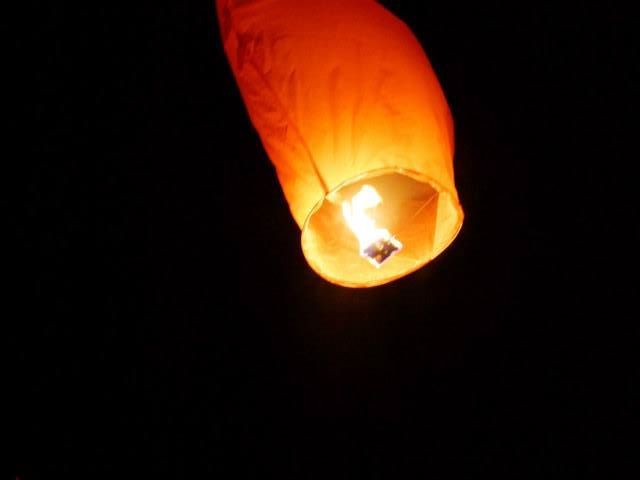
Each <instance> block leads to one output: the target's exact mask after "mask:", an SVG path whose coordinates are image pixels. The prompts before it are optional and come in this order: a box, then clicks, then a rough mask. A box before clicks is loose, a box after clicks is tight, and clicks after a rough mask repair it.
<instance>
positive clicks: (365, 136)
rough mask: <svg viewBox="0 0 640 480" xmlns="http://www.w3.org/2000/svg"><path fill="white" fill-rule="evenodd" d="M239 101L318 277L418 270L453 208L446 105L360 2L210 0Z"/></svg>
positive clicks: (414, 60) (378, 16)
mask: <svg viewBox="0 0 640 480" xmlns="http://www.w3.org/2000/svg"><path fill="white" fill-rule="evenodd" d="M217 12H218V19H219V22H220V27H221V33H222V39H223V42H224V48H225V51H226V54H227V57H228V59H229V63H230V64H231V68H232V70H233V73H234V75H235V78H236V81H237V83H238V85H239V87H240V92H241V94H242V98H243V100H244V103H245V105H246V108H247V110H248V112H249V116H250V118H251V121H252V122H253V125H254V126H255V128H256V130H257V131H258V134H259V135H260V138H261V140H262V143H263V145H264V147H265V149H266V151H267V154H268V155H269V158H270V159H271V161H272V162H273V165H274V166H275V169H276V172H277V175H278V179H279V181H280V184H281V186H282V189H283V191H284V194H285V196H286V198H287V201H288V203H289V207H290V209H291V213H292V214H293V217H294V218H295V220H296V222H297V223H298V225H299V226H300V228H301V229H302V250H303V252H304V255H305V258H306V259H307V261H308V263H309V265H310V266H311V267H312V268H313V269H314V270H315V271H316V272H317V273H318V274H319V275H320V276H322V277H323V278H325V279H326V280H328V281H330V282H333V283H336V284H339V285H343V286H348V287H371V286H374V285H380V284H383V283H387V282H390V281H392V280H394V279H397V278H399V277H402V276H404V275H406V274H408V273H410V272H412V271H414V270H416V269H418V268H420V267H421V266H423V265H425V264H426V263H428V262H429V261H430V260H431V259H433V258H434V257H435V256H437V255H438V254H440V252H442V251H443V250H444V249H445V248H446V247H447V246H448V245H449V244H450V243H451V242H452V241H453V239H454V238H455V236H456V235H457V233H458V231H459V230H460V227H461V225H462V220H463V213H462V209H461V206H460V203H459V200H458V194H457V192H456V188H455V184H454V175H453V149H454V138H453V124H452V119H451V114H450V112H449V108H448V106H447V102H446V99H445V97H444V94H443V92H442V88H441V87H440V85H439V83H438V80H437V78H436V76H435V74H434V72H433V69H432V68H431V65H430V64H429V61H428V59H427V57H426V55H425V53H424V51H423V50H422V48H421V46H420V44H419V43H418V41H417V40H416V38H415V37H414V36H413V34H412V33H411V31H410V30H409V28H408V27H407V26H406V25H405V24H404V23H403V22H402V21H400V20H399V19H397V18H396V17H394V16H393V15H392V14H391V13H390V12H388V11H387V10H386V9H385V8H384V7H382V6H381V5H379V4H378V3H376V2H375V1H374V0H217Z"/></svg>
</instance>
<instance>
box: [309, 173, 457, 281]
mask: <svg viewBox="0 0 640 480" xmlns="http://www.w3.org/2000/svg"><path fill="white" fill-rule="evenodd" d="M392 174H397V175H403V176H405V177H408V178H410V179H413V180H415V181H417V182H420V183H422V184H425V185H428V186H430V187H432V188H433V189H434V190H435V191H436V192H437V194H438V195H444V196H445V198H446V199H447V200H448V202H449V203H448V205H449V206H451V207H453V209H454V212H455V215H456V222H455V224H454V225H453V227H451V228H449V229H448V232H447V236H446V238H445V240H444V241H442V242H440V244H439V245H438V246H437V247H436V248H435V249H434V250H433V251H432V252H431V254H430V255H429V256H426V257H425V258H423V259H421V260H420V261H417V262H416V264H415V265H414V266H412V267H409V268H406V269H404V270H403V271H402V272H400V273H397V274H393V275H389V276H388V277H381V278H377V279H374V280H369V281H365V282H355V281H349V280H345V279H342V278H338V277H336V276H333V275H331V274H329V273H327V272H326V269H323V268H322V266H321V265H320V264H319V262H318V261H317V259H316V257H317V255H316V254H315V252H312V251H310V250H311V249H310V247H309V245H308V242H307V239H308V236H309V235H310V229H311V227H310V223H311V221H312V219H313V218H314V215H316V214H317V213H318V212H319V211H320V209H321V208H322V207H323V205H324V204H325V202H327V201H330V199H331V197H336V195H337V194H338V193H339V192H340V191H341V190H342V189H344V188H345V187H348V186H351V185H353V184H356V183H358V182H362V181H363V180H366V179H375V178H377V177H381V176H385V175H392ZM463 222H464V212H463V210H462V206H461V204H460V201H459V199H458V195H457V192H456V191H455V190H452V189H448V188H445V187H444V186H443V185H442V184H441V183H439V182H438V181H437V180H435V179H434V178H433V177H430V176H429V175H426V174H423V173H420V172H416V171H413V170H410V169H406V168H400V167H390V168H389V167H387V168H378V169H373V170H368V171H366V172H363V173H360V174H358V175H356V176H354V177H351V178H349V179H347V180H345V181H343V182H341V183H340V184H338V185H337V186H336V187H334V188H333V189H331V190H329V192H327V193H326V194H325V195H324V196H323V197H322V198H321V199H320V200H319V201H318V202H317V203H316V204H315V205H314V207H313V208H312V209H311V210H310V212H309V214H308V215H307V217H306V218H305V221H304V223H303V227H302V232H301V236H300V242H301V246H302V252H303V254H304V256H305V259H306V260H307V263H308V264H309V266H310V267H311V268H312V269H313V270H314V272H316V273H317V274H318V275H319V276H320V277H322V278H323V279H325V280H327V281H328V282H330V283H333V284H336V285H340V286H343V287H348V288H368V287H375V286H381V285H384V284H387V283H389V282H392V281H394V280H397V279H399V278H401V277H404V276H406V275H409V274H411V273H413V272H415V271H416V270H419V269H420V268H422V267H424V266H425V265H426V264H427V263H429V262H431V261H432V260H433V259H435V258H436V257H437V256H438V255H440V254H441V253H442V252H443V251H444V250H446V249H447V248H448V247H449V245H451V243H452V242H453V241H454V240H455V238H456V237H457V235H458V233H459V232H460V229H461V228H462V224H463Z"/></svg>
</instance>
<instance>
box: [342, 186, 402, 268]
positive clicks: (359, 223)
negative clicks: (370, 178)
mask: <svg viewBox="0 0 640 480" xmlns="http://www.w3.org/2000/svg"><path fill="white" fill-rule="evenodd" d="M381 203H382V197H381V196H380V194H378V191H377V190H376V189H375V188H373V187H372V186H371V185H363V186H362V188H361V189H360V191H359V192H358V193H356V194H355V195H354V196H353V198H352V199H351V201H350V202H349V201H345V202H342V215H344V218H345V220H346V222H347V225H348V226H349V228H350V229H351V231H352V232H353V233H354V234H355V236H356V237H357V239H358V242H359V243H360V255H361V256H363V257H365V258H367V260H369V261H370V262H371V263H372V264H373V265H374V266H375V267H380V265H381V264H382V263H383V262H384V261H385V260H387V259H388V258H389V257H390V256H391V255H393V254H394V253H397V252H398V251H399V250H400V249H401V248H402V243H400V242H399V241H398V240H397V239H396V238H395V237H393V235H391V233H389V230H387V229H386V228H378V227H376V222H375V220H373V219H372V218H370V217H369V216H368V215H367V213H366V210H369V209H371V208H375V207H377V206H378V205H380V204H381Z"/></svg>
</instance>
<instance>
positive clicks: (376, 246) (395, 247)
mask: <svg viewBox="0 0 640 480" xmlns="http://www.w3.org/2000/svg"><path fill="white" fill-rule="evenodd" d="M401 249H402V243H400V242H399V241H398V240H397V239H395V238H394V237H390V238H388V239H386V240H385V239H382V238H381V239H380V240H378V241H377V242H374V243H372V244H371V245H369V246H368V247H367V248H365V249H364V251H363V252H361V255H362V256H363V257H367V259H368V260H369V261H370V262H371V263H372V264H373V266H374V267H378V268H380V265H382V264H383V263H384V262H385V261H386V260H387V259H388V258H389V257H391V256H392V255H393V254H395V253H397V252H399V251H400V250H401Z"/></svg>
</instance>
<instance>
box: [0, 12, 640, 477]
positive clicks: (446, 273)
mask: <svg viewBox="0 0 640 480" xmlns="http://www.w3.org/2000/svg"><path fill="white" fill-rule="evenodd" d="M382 3H384V4H385V5H386V6H387V7H388V8H389V9H390V10H391V11H392V12H394V13H395V14H396V15H397V16H399V17H400V18H402V19H403V20H405V21H406V22H407V23H408V25H409V26H410V27H411V29H412V30H413V31H414V33H415V34H416V36H417V37H418V39H419V41H420V42H421V44H422V45H423V47H424V48H425V50H426V52H427V54H428V56H429V58H430V60H431V62H432V64H433V67H434V69H435V71H436V73H437V75H438V78H439V80H440V82H441V84H442V86H443V89H444V91H445V93H446V95H447V98H448V101H449V104H450V107H451V110H452V113H453V117H454V121H455V129H456V130H455V132H456V154H455V160H454V166H455V173H456V184H457V187H458V192H459V195H460V199H461V202H462V206H463V208H464V210H465V214H466V217H465V223H464V225H463V228H462V230H461V232H460V235H459V236H458V237H457V239H456V240H455V242H454V243H453V244H452V245H451V246H450V247H449V248H448V249H447V250H446V251H445V252H444V253H443V254H442V255H440V256H439V257H438V258H437V259H436V260H434V261H433V262H432V263H430V264H429V265H428V266H426V267H425V268H422V269H421V270H419V271H417V272H415V273H413V274H411V275H409V276H407V277H405V278H403V279H401V280H398V281H396V282H393V283H391V284H388V285H385V286H382V287H377V288H372V289H363V290H353V289H346V288H342V287H337V286H334V285H332V284H329V283H327V282H325V281H324V280H322V279H321V278H320V277H318V276H317V275H316V274H315V273H313V272H312V271H311V269H310V268H309V267H308V266H307V264H306V261H305V260H304V257H303V255H302V252H301V249H300V245H299V242H300V232H299V229H298V227H297V225H296V224H295V222H294V220H293V218H292V217H291V215H290V213H289V209H288V206H287V204H286V201H285V199H284V196H283V194H282V192H281V190H280V186H279V184H278V182H277V179H276V176H275V172H274V170H273V168H272V166H271V165H270V163H269V159H268V157H267V156H266V154H265V152H264V150H263V148H262V146H261V143H260V140H259V138H258V136H257V134H256V133H255V131H254V130H253V127H252V126H251V124H250V122H249V119H248V116H247V114H246V111H245V109H244V106H243V103H242V101H241V98H240V95H239V91H238V89H237V87H236V85H235V82H234V79H233V77H232V74H231V70H230V68H229V66H228V64H227V61H226V58H225V56H224V52H223V49H222V44H221V42H220V40H219V31H218V28H217V24H216V19H215V12H214V4H213V0H209V1H206V2H189V3H188V4H187V2H171V3H168V2H142V3H136V4H129V5H126V6H123V7H122V8H119V7H117V6H115V5H106V4H103V6H98V5H91V6H85V7H82V8H80V9H77V8H76V7H75V6H74V7H72V6H71V5H65V4H64V3H60V2H53V3H52V4H49V5H46V6H45V5H41V6H39V7H38V8H37V9H35V10H34V11H32V12H31V13H30V15H31V16H30V17H29V18H30V21H29V22H28V24H27V26H26V28H25V30H24V31H23V34H22V36H21V37H20V39H19V40H17V41H16V45H17V47H18V49H19V56H22V57H23V58H26V59H28V62H27V63H28V64H29V65H28V69H27V70H26V84H25V85H24V86H26V87H27V89H28V91H29V93H28V94H27V95H25V96H24V97H20V98H21V102H22V106H23V113H24V114H25V117H26V118H27V121H28V122H29V126H28V128H27V129H26V130H27V133H28V134H27V140H26V141H25V142H24V143H23V146H22V149H21V151H22V152H23V153H25V152H26V157H25V159H24V162H22V164H23V165H24V166H26V171H27V176H26V180H25V181H24V182H22V180H20V181H19V182H16V183H18V184H19V187H20V188H21V194H20V195H19V196H18V197H16V198H17V199H18V209H17V210H16V211H17V212H18V214H17V218H18V223H19V226H18V228H17V229H14V228H13V227H12V228H11V229H10V232H11V233H12V234H13V232H14V231H15V235H16V238H17V240H18V244H19V247H20V250H19V251H20V252H24V261H22V259H21V260H20V267H19V268H18V269H17V270H16V272H17V273H16V274H15V276H13V277H12V279H13V280H12V282H11V283H12V284H13V285H15V286H17V287H18V288H19V293H20V294H25V293H26V296H25V297H24V298H25V299H24V300H22V298H23V297H22V295H20V297H15V298H20V300H19V301H18V303H19V308H18V309H16V310H13V309H12V308H8V307H7V311H6V313H7V315H5V316H4V317H5V318H4V323H6V324H7V325H8V326H9V333H8V337H7V338H8V339H9V343H10V347H11V348H10V352H13V351H15V354H12V355H11V360H10V362H9V365H10V370H11V375H10V376H9V379H8V388H7V389H6V390H5V392H4V395H3V396H4V397H5V398H6V397H9V398H10V400H11V402H10V403H11V405H12V406H11V408H10V409H8V410H7V411H8V412H9V417H10V430H9V434H8V435H7V436H6V439H8V440H9V443H10V444H11V447H10V449H9V460H10V466H11V467H12V468H13V471H12V472H10V477H9V478H15V477H16V476H19V477H20V478H21V479H23V480H25V479H30V478H67V476H68V475H74V476H75V475H78V476H80V477H83V478H97V477H101V476H104V477H105V478H129V477H131V478H220V479H231V478H270V477H271V476H274V475H275V477H274V478H292V479H307V478H314V479H315V478H319V479H356V478H365V479H378V478H398V479H404V478H407V479H409V478H447V479H448V478H484V476H485V475H494V474H496V473H502V474H505V475H507V476H509V478H537V479H542V478H550V477H559V478H565V479H567V478H587V477H588V476H590V475H598V477H599V478H602V475H604V478H614V477H613V475H614V472H616V471H618V470H620V471H627V473H628V472H631V471H632V469H635V468H636V467H637V465H636V462H637V456H638V451H639V441H638V436H637V435H638V434H637V431H638V430H637V428H638V427H639V426H640V425H639V423H638V420H637V416H636V415H635V414H636V413H637V412H636V411H637V408H638V402H639V401H640V395H639V394H638V393H639V390H640V389H639V386H638V381H639V379H640V375H639V363H638V358H637V353H636V351H637V350H638V347H639V346H640V345H639V342H638V340H639V335H638V334H639V330H638V327H637V318H638V317H639V316H638V313H637V308H636V302H635V299H636V298H637V295H638V281H637V274H636V273H633V272H634V264H635V256H634V254H633V253H632V252H633V251H634V249H635V248H637V245H638V240H639V237H640V230H639V229H638V208H637V199H636V198H635V195H636V194H635V190H634V188H633V178H634V173H633V171H634V168H633V166H634V164H637V161H638V149H637V139H636V140H635V142H636V144H635V147H634V148H635V149H634V148H631V147H630V146H628V145H626V144H625V138H626V137H627V136H628V134H629V133H632V132H630V130H633V129H634V128H635V126H637V119H636V118H635V117H634V115H635V112H636V109H635V106H634V105H633V103H634V101H635V96H636V95H637V93H636V92H634V90H635V89H636V88H637V87H636V85H637V83H636V82H635V80H632V77H634V76H637V74H638V65H639V62H638V60H639V58H638V47H637V44H635V43H634V42H633V41H632V33H633V32H634V30H635V29H636V28H638V25H637V20H634V19H633V18H634V17H632V16H631V15H630V14H629V12H625V11H623V10H621V9H619V8H617V7H615V6H613V5H611V4H609V3H608V2H605V3H606V5H605V3H602V4H601V5H600V6H598V7H597V8H595V7H594V8H587V7H584V6H583V7H579V8H578V7H575V8H568V7H565V8H563V9H558V7H557V6H547V7H545V6H542V5H539V4H537V2H532V3H530V4H529V3H521V2H504V4H502V2H496V3H493V2H475V3H476V5H475V6H474V7H471V8H469V6H467V5H463V4H462V3H459V4H456V3H455V2H427V3H431V4H432V5H430V6H426V5H423V2H415V1H409V0H406V1H399V0H398V1H385V2H382ZM513 3H516V4H518V6H514V5H512V4H513ZM634 23H635V24H634ZM636 135H637V133H636ZM19 178H22V177H19ZM636 188H637V187H636ZM5 253H7V252H5ZM9 296H10V297H11V296H13V294H11V295H9ZM10 311H14V313H11V314H9V313H8V312H10ZM5 385H7V383H6V382H5ZM628 434H633V435H634V436H631V437H629V436H628ZM635 476H636V475H633V474H631V475H629V476H628V477H626V478H633V477H635Z"/></svg>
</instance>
